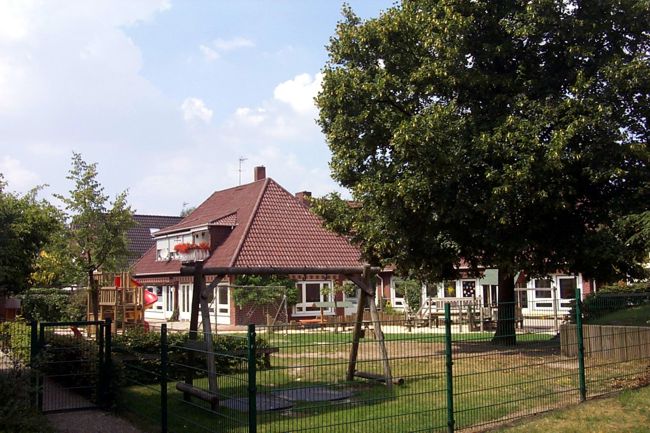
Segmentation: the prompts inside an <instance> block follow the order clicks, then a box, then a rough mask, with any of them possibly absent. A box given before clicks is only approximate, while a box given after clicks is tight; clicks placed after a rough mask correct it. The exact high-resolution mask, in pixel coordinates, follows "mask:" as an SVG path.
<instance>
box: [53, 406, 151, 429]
mask: <svg viewBox="0 0 650 433" xmlns="http://www.w3.org/2000/svg"><path fill="white" fill-rule="evenodd" d="M47 419H48V421H49V422H50V424H51V425H52V427H54V429H55V430H57V431H58V432H60V433H141V431H140V430H138V429H137V428H135V427H133V426H132V425H131V424H130V423H129V422H128V421H126V420H124V419H122V418H119V417H117V416H115V415H112V414H110V413H107V412H103V411H100V410H85V411H77V412H65V413H55V414H49V415H47Z"/></svg>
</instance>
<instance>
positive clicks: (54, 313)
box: [20, 288, 86, 322]
mask: <svg viewBox="0 0 650 433" xmlns="http://www.w3.org/2000/svg"><path fill="white" fill-rule="evenodd" d="M20 300H21V309H22V315H23V317H24V318H25V319H26V320H27V321H32V320H37V321H39V322H61V321H68V320H72V321H77V320H83V319H84V318H85V316H86V294H85V291H81V290H77V291H76V292H73V293H72V292H67V291H63V290H61V289H41V288H32V289H29V290H27V291H26V292H24V293H22V294H21V295H20Z"/></svg>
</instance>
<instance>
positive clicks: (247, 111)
mask: <svg viewBox="0 0 650 433" xmlns="http://www.w3.org/2000/svg"><path fill="white" fill-rule="evenodd" d="M235 117H236V118H237V119H239V120H241V121H242V122H243V123H247V124H249V125H259V124H260V123H262V122H263V121H264V120H265V119H266V118H267V115H266V109H264V108H255V109H253V108H249V107H240V108H238V109H237V110H235Z"/></svg>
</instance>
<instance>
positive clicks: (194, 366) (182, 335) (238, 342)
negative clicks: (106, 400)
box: [113, 327, 268, 383]
mask: <svg viewBox="0 0 650 433" xmlns="http://www.w3.org/2000/svg"><path fill="white" fill-rule="evenodd" d="M197 337H198V339H197V341H199V342H200V341H201V340H202V338H203V335H202V334H201V333H199V334H198V336H197ZM189 340H190V338H189V332H170V333H168V334H167V343H168V347H169V351H168V359H169V368H168V376H169V378H170V379H175V380H181V379H183V378H184V377H185V374H186V372H187V371H188V369H191V370H193V371H194V374H195V376H196V377H202V376H205V374H206V371H205V370H206V365H205V354H204V353H202V352H200V351H196V350H192V349H188V348H187V346H186V344H187V342H188V341H189ZM256 344H257V347H259V348H263V347H268V343H267V342H266V340H264V339H263V338H261V337H257V339H256ZM246 347H247V344H246V338H245V337H244V336H242V337H234V336H230V335H213V348H214V352H215V366H216V371H217V373H218V374H230V373H233V372H234V371H236V370H237V368H238V366H239V365H240V364H241V361H240V359H237V358H233V357H232V356H224V355H221V356H220V355H219V353H233V352H236V351H245V350H246ZM160 349H161V348H160V334H158V333H155V332H146V331H145V330H144V329H143V328H142V327H134V328H129V329H128V330H127V331H126V332H124V334H122V335H117V336H115V338H114V339H113V352H115V353H116V355H117V356H116V357H115V358H116V360H118V362H119V360H120V359H121V360H122V361H121V362H122V364H121V365H122V368H123V372H122V374H123V375H124V379H125V380H126V381H127V382H130V383H155V382H157V381H158V380H159V379H158V372H159V371H160ZM239 358H241V357H239ZM256 361H257V366H258V368H261V367H262V366H263V356H262V355H259V356H258V357H257V360H256ZM147 372H150V374H147Z"/></svg>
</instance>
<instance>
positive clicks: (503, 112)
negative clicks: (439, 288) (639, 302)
mask: <svg viewBox="0 0 650 433" xmlns="http://www.w3.org/2000/svg"><path fill="white" fill-rule="evenodd" d="M343 14H344V17H343V19H342V21H341V22H340V23H339V25H338V27H337V29H336V34H335V36H333V37H332V38H331V41H330V44H329V46H328V51H329V61H328V63H327V65H326V66H325V68H324V80H323V88H322V91H321V93H320V94H319V95H318V97H317V104H318V106H319V108H320V119H319V123H320V125H321V127H322V130H323V131H324V133H325V134H326V137H327V142H328V144H329V147H330V149H331V151H332V160H331V164H330V165H331V170H332V174H333V177H334V178H335V179H336V180H337V181H338V182H339V183H340V184H341V185H343V186H345V187H347V188H349V189H350V190H351V192H352V195H353V199H354V200H355V201H356V202H358V203H359V204H360V205H361V206H352V207H350V206H345V205H344V204H343V203H342V202H341V200H340V198H339V197H337V196H331V197H328V200H325V201H321V202H320V203H317V205H316V209H318V210H320V212H321V214H322V215H323V216H325V218H326V219H328V220H329V224H330V226H332V227H334V228H336V229H338V230H339V231H341V232H344V233H348V234H351V235H353V236H354V237H355V238H356V240H357V241H360V243H361V245H362V247H363V250H364V253H365V254H366V256H367V258H368V259H370V260H373V261H382V260H383V261H389V262H392V263H395V264H396V265H397V266H398V267H399V268H400V269H401V270H403V271H405V272H410V273H413V274H416V275H417V276H418V277H419V278H421V279H424V280H440V279H441V278H446V277H451V276H454V274H455V272H456V269H457V268H458V265H459V263H460V260H461V259H463V260H465V261H466V262H467V263H468V264H469V265H470V266H471V267H472V268H474V269H478V268H479V267H480V266H493V267H497V268H498V269H499V285H500V291H499V294H500V300H501V301H514V281H513V277H514V275H515V273H516V272H517V271H519V270H524V271H526V272H527V273H528V274H531V275H534V274H544V273H548V272H552V271H556V270H558V269H564V270H566V271H580V272H583V273H585V274H586V275H588V276H592V277H596V278H601V279H603V278H605V279H607V278H611V277H613V276H615V275H619V276H620V275H631V274H634V273H635V272H637V271H639V269H640V267H639V266H638V264H639V261H640V260H641V259H642V257H643V254H642V251H641V249H639V248H636V249H635V248H632V245H631V244H628V243H626V241H627V240H628V239H629V236H628V235H629V233H626V230H627V229H628V228H629V224H625V223H622V222H621V221H623V217H624V216H626V215H628V214H639V213H642V212H644V211H646V210H647V209H648V203H649V202H650V201H649V199H650V195H649V193H648V192H649V189H648V187H649V182H648V178H649V170H648V162H649V150H648V138H649V134H650V132H649V129H648V115H649V114H650V98H649V96H648V95H649V93H650V92H649V90H650V66H649V60H648V59H649V53H650V43H649V41H650V33H649V32H648V29H650V3H649V2H648V1H647V0H599V1H591V0H589V1H572V0H536V1H522V0H502V1H493V0H473V1H470V0H403V1H402V2H401V4H398V5H396V6H394V7H392V8H390V9H388V10H386V11H385V12H383V13H382V14H381V15H380V16H379V17H378V18H374V19H369V20H365V21H363V20H361V19H359V18H358V17H357V16H356V15H355V14H354V13H353V11H352V10H351V9H350V8H349V7H344V10H343ZM504 305H505V304H504ZM506 316H509V317H513V314H512V311H507V309H506V308H505V307H504V308H503V309H501V310H500V312H499V317H500V318H501V319H503V318H505V317H506ZM499 322H500V323H499V326H498V329H497V336H502V335H509V334H512V335H514V323H513V322H512V321H505V320H500V321H499ZM513 338H514V337H513ZM504 341H512V339H504Z"/></svg>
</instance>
